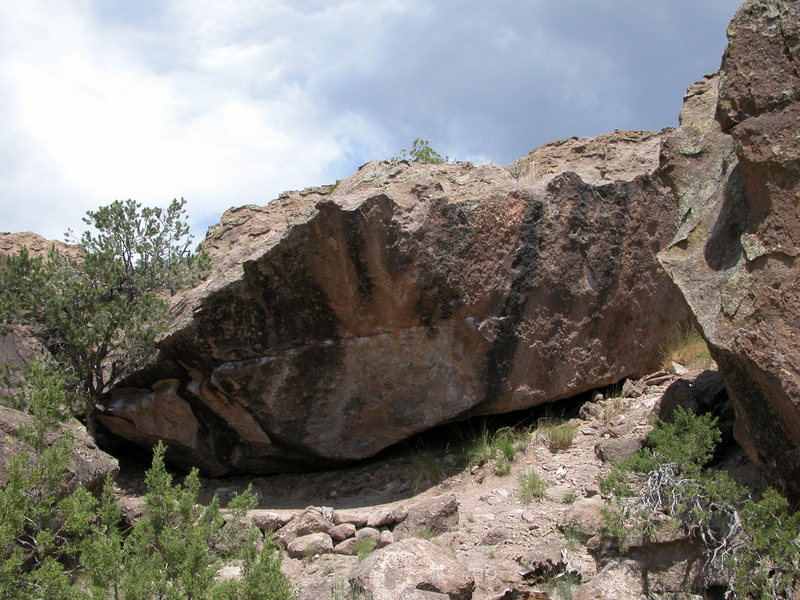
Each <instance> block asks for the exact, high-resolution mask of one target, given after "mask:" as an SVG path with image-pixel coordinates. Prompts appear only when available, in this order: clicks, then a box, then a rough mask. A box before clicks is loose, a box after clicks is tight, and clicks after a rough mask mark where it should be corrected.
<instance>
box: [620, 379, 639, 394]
mask: <svg viewBox="0 0 800 600" xmlns="http://www.w3.org/2000/svg"><path fill="white" fill-rule="evenodd" d="M643 393H644V385H642V384H639V383H636V382H633V381H631V380H630V379H627V380H625V383H623V384H622V396H623V397H624V398H638V397H639V396H641V395H642V394H643Z"/></svg>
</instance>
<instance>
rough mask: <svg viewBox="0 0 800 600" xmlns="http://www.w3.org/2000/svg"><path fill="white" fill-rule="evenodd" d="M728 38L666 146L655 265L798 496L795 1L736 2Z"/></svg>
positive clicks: (748, 439)
mask: <svg viewBox="0 0 800 600" xmlns="http://www.w3.org/2000/svg"><path fill="white" fill-rule="evenodd" d="M728 38H729V44H728V47H727V49H726V51H725V55H724V57H723V62H722V74H721V82H720V90H719V100H718V101H717V100H716V93H715V90H716V86H717V82H716V79H715V78H712V79H706V80H705V81H703V82H700V83H699V84H695V86H693V87H692V88H690V90H689V94H688V96H689V98H688V99H687V106H686V107H685V108H684V111H685V112H686V111H687V110H691V114H686V115H685V116H684V118H682V120H681V123H682V126H681V128H680V129H679V130H678V131H677V132H676V133H675V134H674V135H673V136H672V137H671V138H669V139H667V141H666V142H665V145H664V151H663V153H662V172H663V173H664V174H665V175H666V177H667V179H668V180H669V182H670V184H671V185H672V187H673V189H674V190H675V193H676V195H677V197H678V198H679V200H680V212H681V217H682V224H681V226H680V228H679V231H678V235H676V237H675V239H674V240H673V243H672V244H671V246H670V247H669V249H667V250H666V251H664V252H663V253H662V255H661V260H662V262H663V264H664V265H665V266H666V268H667V270H668V271H669V272H670V274H671V276H672V278H673V279H674V280H675V282H676V283H677V284H678V286H679V287H680V289H681V292H682V293H683V295H684V297H685V298H686V301H687V302H688V304H689V306H690V308H691V310H692V312H693V313H694V315H695V317H696V319H697V322H698V323H699V325H700V327H701V329H702V331H703V335H704V337H705V338H706V340H707V341H708V342H709V346H710V349H711V353H712V356H713V358H714V360H715V361H716V362H717V364H718V365H719V366H720V370H721V372H722V373H723V375H724V378H725V385H726V388H727V390H728V394H729V395H730V398H731V401H732V402H733V406H734V408H735V411H736V425H735V427H736V430H735V435H736V438H737V440H738V441H739V443H740V444H741V445H742V446H743V447H744V448H745V449H746V450H747V452H748V455H749V456H750V458H751V459H752V460H754V462H756V463H758V464H759V465H761V468H762V469H763V470H764V472H765V473H766V474H768V475H769V476H770V478H771V479H772V482H773V484H775V485H778V486H779V487H781V488H782V489H783V490H784V491H786V492H788V493H790V494H791V495H792V496H794V497H796V498H797V497H800V453H799V452H798V447H800V351H798V348H800V319H798V315H799V314H800V277H799V276H798V275H800V272H799V271H798V266H797V258H798V252H799V251H798V248H800V137H799V135H798V132H800V5H798V3H797V2H791V1H782V0H769V1H766V0H750V1H748V2H745V3H744V4H743V5H742V7H741V8H740V9H739V11H738V12H737V13H736V16H735V17H734V19H733V22H732V23H731V26H730V27H729V29H728ZM700 99H703V101H702V102H700ZM690 104H691V105H692V106H690ZM715 116H716V120H715Z"/></svg>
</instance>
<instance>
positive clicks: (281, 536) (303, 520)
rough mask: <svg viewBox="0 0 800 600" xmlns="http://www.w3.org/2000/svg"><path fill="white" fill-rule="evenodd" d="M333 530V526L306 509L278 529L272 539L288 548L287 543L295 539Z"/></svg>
mask: <svg viewBox="0 0 800 600" xmlns="http://www.w3.org/2000/svg"><path fill="white" fill-rule="evenodd" d="M333 528H334V524H333V523H331V522H330V521H329V520H328V519H326V518H325V517H323V516H322V515H321V514H320V513H319V512H317V511H315V510H313V509H306V510H304V511H303V512H301V513H300V514H298V515H296V516H295V517H294V519H292V520H291V521H289V522H288V523H287V524H286V525H284V526H283V527H281V528H280V529H278V531H276V532H275V535H274V536H273V539H274V540H275V541H276V542H278V543H280V544H282V545H283V546H288V544H289V542H291V541H292V540H294V539H295V538H297V537H301V536H306V535H309V534H311V533H325V534H326V535H327V534H328V532H329V531H330V530H331V529H333Z"/></svg>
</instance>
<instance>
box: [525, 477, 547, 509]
mask: <svg viewBox="0 0 800 600" xmlns="http://www.w3.org/2000/svg"><path fill="white" fill-rule="evenodd" d="M546 490H547V484H546V483H545V482H544V480H543V479H542V478H541V477H540V476H539V473H537V472H536V470H535V469H529V470H527V471H525V472H524V473H520V475H519V497H520V499H521V500H522V501H523V502H525V503H528V502H532V501H533V500H534V499H537V498H541V497H543V496H544V493H545V491H546Z"/></svg>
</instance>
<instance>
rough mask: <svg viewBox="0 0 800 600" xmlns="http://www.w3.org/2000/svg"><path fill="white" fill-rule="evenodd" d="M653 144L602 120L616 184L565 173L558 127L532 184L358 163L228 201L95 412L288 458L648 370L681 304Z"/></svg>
mask: <svg viewBox="0 0 800 600" xmlns="http://www.w3.org/2000/svg"><path fill="white" fill-rule="evenodd" d="M658 139H659V135H657V134H644V133H641V132H618V133H616V134H611V135H610V136H605V137H604V140H603V144H605V145H606V146H609V145H611V146H613V144H612V142H614V140H617V142H618V145H619V146H625V148H626V149H627V150H626V152H624V153H622V152H621V153H620V155H619V156H620V158H618V159H617V160H618V162H619V161H626V160H633V159H631V158H630V157H631V156H636V162H635V163H632V164H628V165H622V164H616V163H615V158H614V157H615V156H616V155H613V154H611V155H609V157H607V160H606V166H607V170H606V171H604V172H607V173H615V174H617V175H619V176H620V177H623V176H624V177H625V178H620V179H616V180H614V181H611V180H608V179H605V180H600V178H599V175H597V174H594V175H592V174H591V173H587V174H586V177H587V178H589V179H591V180H592V181H593V182H594V183H587V182H586V181H584V180H583V179H581V177H579V176H578V175H577V174H575V173H572V172H569V171H568V169H569V166H570V162H569V160H570V157H572V156H573V155H574V156H581V154H582V153H585V148H584V149H583V150H581V149H580V148H578V146H579V145H580V144H579V143H578V142H580V141H577V142H576V141H573V142H571V143H570V144H568V146H569V148H571V150H570V151H569V152H567V151H566V150H565V148H564V147H561V146H558V147H557V148H556V150H558V153H561V154H564V156H565V158H564V159H563V160H562V158H560V157H561V154H558V155H555V154H554V155H553V156H551V158H550V159H549V162H548V168H547V169H546V170H544V172H543V173H542V174H541V176H539V177H533V176H530V175H526V179H525V181H521V178H518V177H515V176H514V175H512V173H511V172H510V171H509V170H508V169H505V168H502V167H499V166H496V165H484V166H473V165H471V164H468V163H456V164H447V165H429V164H418V163H412V164H409V163H405V162H401V163H398V164H391V163H388V162H385V161H384V162H372V163H368V164H366V165H364V166H363V167H362V168H361V169H360V170H359V171H358V172H357V173H356V174H355V175H353V176H352V177H351V178H350V179H347V180H345V181H342V182H341V183H339V185H338V186H337V187H336V188H335V189H332V187H326V188H315V189H309V190H305V191H303V192H294V193H288V194H285V195H283V196H281V197H280V198H278V199H277V200H275V201H274V202H272V203H270V204H269V205H267V206H266V207H255V206H249V207H243V208H239V209H233V210H230V211H228V212H227V213H225V215H223V218H222V222H221V223H220V224H219V225H217V226H215V227H213V228H212V229H211V230H210V231H209V234H208V236H207V238H206V240H205V241H204V243H203V245H204V248H205V249H206V251H207V252H208V253H209V254H210V255H211V257H212V260H213V264H214V270H213V275H212V277H211V278H210V279H209V280H207V281H206V282H204V283H203V284H201V285H200V286H198V287H197V288H195V289H193V290H191V291H190V292H189V293H187V294H185V295H183V296H182V297H181V298H180V299H179V300H178V301H177V302H176V303H175V305H174V314H175V319H174V322H173V324H172V326H171V328H170V330H169V331H168V333H167V334H166V335H165V336H164V338H163V339H162V340H161V341H160V350H161V354H160V358H159V359H158V360H157V361H156V362H155V363H153V364H151V365H150V366H148V367H147V368H145V369H144V370H142V371H140V372H138V373H136V374H134V375H133V376H131V377H130V378H129V379H128V380H127V381H126V382H124V385H122V386H120V387H118V388H117V389H116V390H115V391H114V392H113V394H112V397H111V399H110V403H109V405H108V408H107V409H106V410H105V411H104V412H102V414H100V415H99V416H98V420H99V422H100V423H102V424H103V425H104V426H105V427H106V428H107V429H108V430H109V431H111V432H113V433H114V434H116V435H118V436H121V437H123V438H127V439H129V440H132V441H134V442H135V443H137V444H140V445H142V446H148V445H150V444H153V443H154V442H155V441H156V440H159V439H161V440H164V441H165V442H166V443H167V444H168V445H169V447H170V451H171V455H170V456H171V458H172V460H173V461H175V462H177V463H179V464H182V465H197V466H199V467H201V468H202V469H204V470H205V471H206V472H207V473H209V474H214V475H223V474H230V473H236V472H248V471H249V472H256V471H258V472H265V471H281V470H291V469H300V468H309V467H320V466H322V465H325V464H331V463H337V462H338V463H341V462H344V461H351V460H357V459H362V458H365V457H369V456H372V455H374V454H375V453H377V452H378V451H380V450H381V449H383V448H386V447H387V446H389V445H391V444H394V443H396V442H397V441H399V440H402V439H404V438H407V437H409V436H411V435H413V434H416V433H418V432H420V431H423V430H426V429H428V428H430V427H433V426H435V425H439V424H442V423H445V422H449V421H453V420H456V419H462V418H466V417H468V416H471V415H478V414H493V413H502V412H506V411H512V410H519V409H523V408H529V407H532V406H536V405H538V404H542V403H544V402H552V401H554V400H557V399H560V398H566V397H570V396H573V395H575V394H578V393H580V392H583V391H586V390H589V389H593V388H597V387H600V386H603V385H608V384H611V383H614V382H617V381H619V380H620V379H622V378H623V377H626V376H633V375H637V374H643V373H645V372H647V371H648V370H651V369H652V368H653V367H654V365H655V364H656V363H657V362H658V358H659V357H658V354H659V346H660V345H662V344H663V342H664V341H665V340H666V339H667V338H668V336H669V335H670V334H671V333H672V332H673V330H674V327H675V324H676V323H677V322H678V321H680V320H682V319H684V318H685V312H684V310H685V309H684V305H683V302H682V300H681V299H680V296H679V294H678V293H677V292H676V291H675V290H674V286H672V284H671V282H670V281H669V279H668V278H667V277H666V276H665V274H664V273H663V270H662V269H661V268H660V266H659V265H658V262H657V260H656V258H655V255H656V253H657V252H658V251H659V250H661V249H662V248H663V247H664V246H665V245H666V244H667V243H668V242H669V241H670V240H671V239H672V237H673V234H674V232H675V224H676V212H675V206H674V202H673V201H672V199H671V197H670V195H669V193H667V192H666V191H665V189H664V188H663V187H662V186H661V185H660V184H659V183H658V182H657V181H656V180H655V179H654V178H653V177H651V174H650V172H649V169H650V168H651V167H652V166H654V165H655V162H656V158H655V154H654V152H656V151H657V150H656V148H657V144H656V143H655V142H654V140H655V141H657V140H658ZM583 144H584V145H585V146H586V147H592V148H593V147H594V146H595V145H597V144H596V143H595V141H593V140H584V141H583ZM636 144H639V146H638V148H639V150H640V152H639V153H638V154H637V153H636V152H633V151H632V150H631V147H633V146H636ZM554 152H555V151H554ZM536 157H537V158H538V159H542V154H541V153H539V154H537V155H536ZM642 157H647V158H648V160H646V161H642ZM532 160H533V159H531V158H530V157H529V158H527V159H523V161H528V162H530V161H532ZM559 161H560V162H559ZM528 162H525V164H528ZM615 164H616V166H615ZM623 167H625V168H623Z"/></svg>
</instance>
